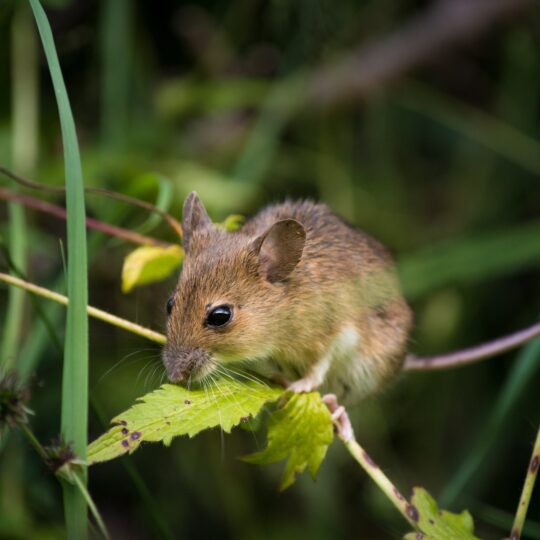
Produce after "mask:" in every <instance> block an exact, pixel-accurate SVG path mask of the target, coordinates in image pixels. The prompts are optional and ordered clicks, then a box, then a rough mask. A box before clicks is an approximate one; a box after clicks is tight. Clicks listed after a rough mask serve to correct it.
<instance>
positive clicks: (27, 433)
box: [17, 422, 49, 462]
mask: <svg viewBox="0 0 540 540" xmlns="http://www.w3.org/2000/svg"><path fill="white" fill-rule="evenodd" d="M17 426H18V427H19V429H20V430H21V431H22V432H23V433H24V435H25V437H26V438H27V439H28V441H29V443H30V444H31V445H32V446H33V447H34V450H35V451H36V452H37V453H38V454H39V457H40V458H41V459H42V460H43V461H45V462H46V461H47V459H48V458H49V456H48V455H47V452H46V451H45V449H44V448H43V446H42V445H41V443H40V442H39V441H38V439H37V438H36V436H35V435H34V433H33V432H32V431H31V430H30V428H29V427H28V425H27V424H25V423H24V422H19V423H18V424H17Z"/></svg>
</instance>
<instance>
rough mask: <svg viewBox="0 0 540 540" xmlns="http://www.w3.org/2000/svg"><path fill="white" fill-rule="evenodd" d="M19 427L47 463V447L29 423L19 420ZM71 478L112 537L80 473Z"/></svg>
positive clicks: (101, 526)
mask: <svg viewBox="0 0 540 540" xmlns="http://www.w3.org/2000/svg"><path fill="white" fill-rule="evenodd" d="M17 426H18V428H19V429H20V430H21V431H22V432H23V433H24V435H25V436H26V438H27V439H28V441H29V442H30V444H31V445H32V446H33V448H34V450H35V451H36V452H37V453H38V455H39V457H40V458H41V459H42V460H43V461H44V462H45V463H46V462H47V460H48V459H49V456H48V455H47V452H46V450H45V448H43V446H42V445H41V443H40V442H39V440H38V439H37V437H36V436H35V435H34V433H33V432H32V430H31V429H30V428H29V427H28V425H27V424H26V423H24V422H19V423H18V424H17ZM70 478H72V479H73V482H74V484H75V485H76V486H77V488H78V489H79V491H80V492H81V495H82V496H83V497H84V498H85V500H86V502H87V504H88V507H89V508H90V511H91V512H92V515H93V516H94V519H95V520H96V523H97V524H98V527H99V530H100V531H101V533H102V534H103V536H104V537H105V538H107V539H109V538H110V536H109V533H108V531H107V527H106V526H105V523H104V522H103V519H102V518H101V515H100V513H99V511H98V509H97V507H96V505H95V503H94V501H93V500H92V497H91V496H90V493H88V490H87V489H86V487H85V485H84V484H83V482H82V481H81V479H80V477H79V475H78V474H77V472H75V471H74V472H73V474H72V475H70Z"/></svg>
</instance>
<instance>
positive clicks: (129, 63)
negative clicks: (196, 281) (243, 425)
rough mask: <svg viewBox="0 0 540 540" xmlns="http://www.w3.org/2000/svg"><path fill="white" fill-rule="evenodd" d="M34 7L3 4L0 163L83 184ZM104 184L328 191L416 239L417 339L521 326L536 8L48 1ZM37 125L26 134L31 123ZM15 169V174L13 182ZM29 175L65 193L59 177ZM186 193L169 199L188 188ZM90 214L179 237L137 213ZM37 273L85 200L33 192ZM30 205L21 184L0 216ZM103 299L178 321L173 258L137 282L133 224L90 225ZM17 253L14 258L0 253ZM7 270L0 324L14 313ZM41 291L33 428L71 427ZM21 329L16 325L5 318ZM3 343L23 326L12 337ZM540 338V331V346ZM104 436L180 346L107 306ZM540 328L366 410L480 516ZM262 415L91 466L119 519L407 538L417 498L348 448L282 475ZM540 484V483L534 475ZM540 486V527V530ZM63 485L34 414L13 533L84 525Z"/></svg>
mask: <svg viewBox="0 0 540 540" xmlns="http://www.w3.org/2000/svg"><path fill="white" fill-rule="evenodd" d="M25 5H26V4H25V2H18V1H13V0H12V1H4V2H2V3H1V4H0V164H2V165H5V166H9V167H10V168H12V169H14V170H16V171H17V172H19V173H21V174H24V175H26V176H28V177H30V178H32V179H34V180H38V181H40V182H44V183H48V184H58V185H60V184H63V181H64V179H63V159H62V145H61V138H60V129H59V122H58V114H57V109H56V103H55V99H54V95H53V91H52V85H51V82H50V78H49V74H48V69H47V66H46V63H45V61H44V57H43V54H42V52H41V47H40V45H39V43H38V41H37V38H36V32H35V28H34V24H33V21H32V19H31V17H30V15H29V13H28V12H27V11H26V9H25ZM45 6H46V8H47V14H48V16H49V19H50V22H51V25H52V28H53V33H54V37H55V40H56V45H57V48H58V51H59V57H60V62H61V65H62V69H63V72H64V77H65V80H66V85H67V88H68V92H69V96H70V99H71V104H72V108H73V112H74V116H75V121H76V124H77V129H78V134H79V139H80V144H81V150H82V161H83V168H84V176H85V183H86V184H87V185H88V186H97V187H107V188H109V189H113V190H116V191H118V192H121V193H124V194H129V195H133V196H136V197H139V198H143V199H145V200H148V201H150V202H153V203H155V202H156V201H157V202H158V204H162V205H164V206H165V207H167V209H168V211H170V212H171V213H172V214H173V215H175V216H176V217H178V218H179V217H180V208H181V203H182V200H183V198H184V197H185V195H186V194H187V193H188V192H190V191H192V190H197V191H198V192H199V194H200V196H201V198H202V199H203V200H204V202H205V204H206V206H207V208H208V210H209V212H210V214H211V216H212V217H213V219H214V220H215V221H220V220H223V219H224V218H225V217H226V216H227V215H229V214H233V213H234V214H238V213H239V214H244V215H251V214H253V213H254V212H256V211H257V209H258V208H260V207H262V206H264V205H265V204H268V203H270V202H274V201H279V200H282V199H283V198H285V197H293V198H303V197H309V198H313V199H316V200H322V201H325V202H326V203H328V204H329V205H330V206H331V207H332V208H333V209H334V210H335V211H336V212H337V213H339V214H341V215H342V216H344V217H345V218H347V219H348V220H350V221H351V222H353V223H355V224H356V225H358V226H359V227H361V228H363V229H365V230H367V231H369V232H370V233H371V234H373V235H374V236H376V237H377V238H379V239H380V240H381V241H382V242H384V243H385V244H386V245H387V246H388V247H389V248H390V249H391V250H392V251H393V252H394V253H395V255H396V258H397V260H398V263H399V268H400V272H401V275H402V279H403V286H404V289H405V293H406V295H407V297H408V299H409V300H410V302H411V305H412V306H413V308H414V311H415V319H416V325H415V330H414V334H413V336H412V339H411V350H413V351H415V352H418V353H424V354H428V353H436V352H444V351H448V350H452V349H455V348H460V347H464V346H468V345H471V344H475V343H478V342H481V341H483V340H488V339H490V338H493V337H496V336H499V335H503V334H505V333H509V332H511V331H514V330H516V329H519V328H521V327H524V326H526V325H528V324H531V323H532V322H533V321H535V320H537V318H538V315H539V311H540V280H539V266H540V265H539V263H540V114H539V110H540V9H539V4H538V3H537V2H535V1H524V0H513V1H510V0H509V1H505V0H438V1H423V0H422V1H421V0H406V1H402V2H395V1H392V0H362V1H360V2H354V1H352V0H341V1H339V2H335V1H331V0H309V1H306V0H297V1H291V0H230V1H223V0H204V1H203V0H201V1H198V2H179V1H173V0H163V1H161V2H151V1H148V0H139V1H137V2H135V1H133V0H108V1H107V0H102V1H97V0H84V1H83V0H77V1H76V0H72V1H60V0H56V1H55V2H52V1H50V2H46V3H45ZM17 141H18V142H17ZM0 186H1V187H3V188H5V189H9V190H14V189H16V188H15V185H14V184H13V182H11V181H10V180H9V179H7V178H6V177H2V178H0ZM26 193H27V194H28V195H31V196H33V197H38V198H41V199H44V200H48V201H51V202H55V203H56V204H60V205H62V204H63V199H62V197H59V196H58V195H56V196H55V195H51V194H49V193H45V192H40V191H37V192H36V191H26ZM168 199H169V200H168ZM87 207H88V214H89V215H91V216H93V217H96V218H98V219H100V220H102V221H106V222H110V223H114V224H116V225H120V226H122V227H126V228H129V229H133V230H144V231H145V232H146V233H148V234H151V235H153V236H155V237H159V238H163V239H166V240H169V241H174V240H175V237H174V234H173V233H172V232H171V230H170V229H169V228H168V227H167V226H166V225H163V224H161V223H160V222H159V221H156V220H155V219H150V221H148V218H149V216H148V214H146V213H145V212H144V211H142V210H140V209H134V208H133V207H130V206H128V205H125V204H123V203H120V202H117V201H111V200H108V199H106V198H102V197H97V196H95V195H88V197H87ZM24 215H25V218H26V220H27V222H28V227H29V233H28V234H29V238H28V253H27V262H28V265H27V274H28V277H29V279H31V280H32V281H34V282H37V283H39V284H42V285H45V286H47V287H50V288H54V289H55V290H59V291H64V290H65V284H64V267H63V246H64V239H65V224H64V222H63V221H61V220H58V219H56V218H53V217H51V216H48V215H46V214H42V213H39V212H36V211H30V210H27V211H25V213H24ZM10 219H13V217H12V214H11V213H10V212H8V209H7V206H6V204H5V203H4V202H3V201H0V236H1V238H2V243H3V245H4V246H7V247H8V248H9V249H10V252H12V251H13V250H14V249H15V251H16V250H17V246H13V245H11V246H9V242H8V237H9V224H10ZM89 241H90V247H89V259H90V301H91V303H92V304H93V305H95V306H98V307H101V308H103V309H106V310H109V311H111V312H114V313H117V314H119V315H121V316H123V317H126V318H129V319H131V320H135V321H137V322H140V323H142V324H146V325H149V326H151V327H152V328H154V329H156V330H163V328H164V321H165V303H166V300H167V298H168V294H169V292H170V291H171V290H172V288H173V286H174V282H175V278H171V279H169V280H168V281H166V282H163V283H159V284H155V285H149V286H146V287H141V288H138V289H136V290H135V291H134V292H132V293H130V294H127V295H125V294H123V293H122V292H121V287H120V272H121V267H122V261H123V258H124V257H125V255H126V254H127V253H129V251H130V250H131V249H133V246H132V245H129V244H127V243H125V242H121V241H119V240H117V239H110V238H108V237H105V236H103V235H101V234H97V233H95V232H90V233H89ZM0 264H1V265H2V269H5V268H6V264H5V260H2V258H1V256H0ZM6 304H7V291H6V288H5V287H4V286H2V287H0V323H1V325H0V336H1V335H2V333H1V332H3V331H4V330H3V329H4V328H6V325H7V324H8V323H9V320H8V318H9V316H8V315H7V314H6V309H5V306H6ZM37 306H38V307H39V308H40V309H41V310H43V311H46V312H47V314H48V317H49V318H50V320H52V321H53V327H54V334H55V335H56V341H55V339H54V338H53V336H51V334H50V333H49V332H47V331H46V330H45V328H44V326H43V324H42V322H41V320H40V318H39V317H38V316H37V312H36V303H29V302H27V303H26V306H25V315H24V323H23V325H22V326H21V339H20V342H19V343H17V344H16V347H15V351H16V353H15V359H14V360H15V365H21V364H24V365H25V366H27V367H30V368H31V369H32V371H34V372H35V377H34V379H33V380H34V383H33V395H32V400H31V408H32V409H33V410H34V411H35V415H34V417H33V419H32V425H33V428H34V430H35V432H36V434H37V436H38V437H39V438H40V439H41V440H42V441H44V442H47V441H49V440H50V439H51V438H53V437H54V436H55V435H56V434H57V433H58V431H59V416H60V384H61V362H62V352H61V346H62V343H63V328H64V312H63V311H62V308H57V307H56V306H51V305H50V304H48V303H47V302H46V301H41V300H39V301H38V302H37ZM0 339H1V338H0ZM3 345H5V343H4V344H3ZM536 345H537V344H536ZM90 346H91V356H90V362H91V381H90V392H91V399H92V416H91V438H94V437H95V436H97V435H98V434H99V433H101V432H102V431H103V429H104V428H105V426H106V424H107V421H108V419H109V418H111V417H112V416H114V415H115V414H117V413H118V412H120V411H121V410H123V409H125V408H127V407H128V406H129V405H130V404H131V403H133V401H134V400H135V399H136V398H137V397H138V396H140V395H142V394H144V393H146V392H148V391H150V390H152V389H154V388H155V387H157V385H158V384H159V382H160V380H161V378H162V374H163V372H162V369H161V367H160V363H159V349H158V348H157V347H153V346H152V345H149V344H148V343H147V342H145V341H144V340H142V339H139V338H137V337H134V336H132V335H130V334H127V333H125V332H123V331H121V330H117V329H115V328H112V327H108V326H106V325H104V324H102V323H98V322H95V321H92V322H91V328H90ZM539 388H540V354H539V351H538V346H536V349H535V348H534V347H531V346H529V347H527V348H525V349H523V350H522V351H518V352H511V353H508V354H505V355H503V356H501V357H499V358H496V359H493V360H490V361H487V362H484V363H480V364H477V365H474V366H470V367H466V368H462V369H455V370H452V371H447V372H438V373H424V374H416V373H411V374H407V375H404V376H403V377H402V378H401V379H400V380H399V381H398V382H397V383H396V384H395V385H394V386H393V387H392V388H389V389H388V390H387V391H386V393H385V394H384V395H382V396H380V397H378V398H377V399H374V400H372V401H370V402H367V403H365V404H363V405H361V406H359V407H357V408H356V409H355V410H352V411H351V414H352V416H353V421H354V425H355V429H356V432H357V436H358V439H359V440H360V442H361V443H362V444H363V445H364V447H365V448H366V449H367V450H368V451H369V452H370V453H371V455H372V456H373V457H374V458H375V459H376V461H377V462H378V463H379V464H380V465H381V467H383V469H384V470H385V471H386V472H387V473H388V475H389V476H390V477H391V478H392V479H393V480H394V481H395V482H396V484H397V485H398V486H399V487H400V488H401V489H402V490H403V491H404V492H408V491H409V489H410V488H411V487H412V486H414V485H422V486H425V487H426V488H427V489H428V490H429V491H430V492H431V493H432V494H433V495H434V496H435V497H436V498H437V499H438V500H439V501H441V503H442V504H444V505H445V506H446V507H448V508H450V509H453V510H460V509H462V508H465V507H467V508H469V509H470V511H471V512H472V514H473V516H474V517H475V521H476V526H477V529H476V530H477V531H478V534H479V535H480V536H482V537H485V538H501V537H502V536H504V535H506V534H508V531H509V528H510V525H511V522H512V517H513V513H514V510H515V507H516V504H517V500H518V497H519V493H520V490H521V485H522V481H523V478H524V473H525V469H526V465H527V462H528V459H529V456H530V452H531V448H532V441H533V439H534V434H535V432H536V429H537V427H538V424H539V421H540V414H539V399H540V398H539ZM263 444H264V434H263V433H255V434H252V433H249V432H244V431H241V430H239V431H237V432H234V433H233V434H232V435H226V436H224V435H223V434H221V433H220V432H219V431H210V432H207V433H203V434H202V435H200V436H198V437H197V438H196V439H194V440H188V439H181V440H176V441H174V443H173V444H172V446H171V447H170V448H164V447H162V446H161V445H147V446H145V447H144V448H143V449H142V450H141V451H139V452H137V453H136V454H135V455H133V456H132V457H130V458H122V459H120V460H117V461H114V462H111V463H107V464H103V465H98V466H96V467H94V468H92V469H91V471H90V490H91V492H92V494H93V496H94V497H95V500H96V502H97V504H98V506H99V508H100V509H101V511H102V513H103V515H104V518H105V520H106V522H107V524H108V526H109V528H110V529H111V532H112V534H113V538H129V539H135V540H137V539H149V538H218V537H219V538H234V539H252V538H264V539H283V538H298V539H302V538H310V539H327V538H355V539H358V538H365V539H379V538H381V539H386V538H399V537H400V536H401V535H402V534H403V533H404V532H405V530H406V526H405V524H404V523H403V521H402V518H401V517H400V516H399V515H398V514H397V513H396V512H395V510H394V509H393V508H392V507H391V506H390V505H389V503H388V502H387V501H386V500H385V498H384V496H383V495H382V494H381V493H380V492H379V491H378V490H377V489H376V488H375V486H374V485H373V484H372V483H371V481H370V480H369V479H368V478H367V477H366V475H365V474H364V473H363V472H362V471H361V470H360V469H359V468H358V467H357V465H355V464H354V463H353V462H352V460H351V459H350V457H349V456H348V454H346V452H345V451H344V449H343V448H342V447H341V446H340V444H338V443H335V444H334V445H332V447H331V448H330V451H329V454H328V457H327V459H326V461H325V462H324V463H323V465H322V467H321V470H320V473H319V476H318V478H317V481H316V482H313V481H312V480H311V479H310V478H309V477H307V476H302V477H301V478H300V479H299V481H298V482H297V484H296V485H294V486H293V487H292V488H290V489H289V490H288V491H286V492H284V493H278V491H277V485H278V482H279V475H280V470H281V467H280V466H272V467H265V468H261V467H257V466H253V465H248V464H244V463H242V462H240V461H239V460H238V459H237V458H238V456H241V455H244V454H247V453H249V452H252V451H254V450H255V449H257V448H260V447H261V445H263ZM537 491H538V490H537ZM539 495H540V494H539V493H536V498H533V503H532V505H531V509H530V512H529V521H528V527H527V529H526V537H527V538H540V504H539V503H538V501H539V498H538V497H539ZM62 524H63V513H62V501H61V491H60V488H59V486H58V484H57V481H56V480H55V478H54V477H53V476H52V475H51V474H49V473H48V472H47V471H46V469H45V467H44V466H43V464H42V463H41V462H40V461H39V459H37V458H36V456H35V455H34V454H33V451H32V449H31V448H29V447H28V446H27V444H26V443H25V442H24V441H23V440H22V439H19V438H18V436H17V434H12V436H11V437H10V438H9V441H8V443H7V444H6V445H5V446H4V448H3V449H2V453H1V454H0V537H1V538H10V539H11V538H13V539H27V538H31V539H41V538H43V539H45V538H47V539H49V538H50V539H56V538H62V537H63V535H64V532H63V525H62Z"/></svg>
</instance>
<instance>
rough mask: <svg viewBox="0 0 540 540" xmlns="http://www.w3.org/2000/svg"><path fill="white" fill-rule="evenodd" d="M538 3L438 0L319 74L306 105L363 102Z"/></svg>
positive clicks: (533, 1)
mask: <svg viewBox="0 0 540 540" xmlns="http://www.w3.org/2000/svg"><path fill="white" fill-rule="evenodd" d="M534 5H538V3H537V2H536V1H535V0H439V1H436V2H432V4H431V7H430V8H428V9H427V10H426V11H425V12H424V13H422V14H420V15H417V16H416V17H415V18H413V19H412V20H411V21H410V22H409V23H407V24H405V26H404V27H402V28H401V29H399V30H397V31H396V32H394V33H393V34H390V35H389V36H387V37H384V38H382V39H381V40H380V41H376V42H375V43H372V44H370V45H362V46H360V47H358V48H357V49H356V50H354V51H352V52H351V53H350V54H348V55H347V56H345V58H343V59H342V60H340V61H338V62H337V63H334V64H332V65H329V66H327V67H324V68H322V69H320V70H318V71H317V72H316V73H315V75H314V76H313V77H312V78H311V82H310V83H309V88H310V90H309V95H308V98H307V100H306V101H308V102H311V103H313V104H315V105H323V106H325V105H332V104H335V103H339V102H341V101H345V100H348V99H352V98H355V99H358V98H360V99H362V98H365V97H367V96H368V95H371V94H373V93H374V92H375V91H377V90H378V89H380V88H383V87H386V86H388V83H390V82H391V81H393V80H394V79H396V78H398V77H400V76H401V75H403V74H405V73H407V72H410V71H411V70H413V69H415V68H417V67H418V66H420V65H423V64H425V63H427V62H428V61H429V60H431V59H432V58H433V57H435V56H436V55H437V54H440V53H441V52H442V51H444V50H446V49H448V48H450V47H452V46H454V45H456V44H458V43H461V42H464V41H467V40H469V39H471V38H474V37H476V36H477V35H478V34H480V33H481V32H484V31H485V30H487V29H489V28H490V27H491V26H493V25H494V24H495V23H497V22H499V21H504V20H507V19H508V18H509V17H510V16H511V15H513V14H515V13H518V12H519V11H522V10H524V9H526V8H528V7H532V6H534Z"/></svg>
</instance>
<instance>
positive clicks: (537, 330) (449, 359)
mask: <svg viewBox="0 0 540 540" xmlns="http://www.w3.org/2000/svg"><path fill="white" fill-rule="evenodd" d="M539 336H540V322H538V323H536V324H533V325H532V326H529V327H528V328H524V329H523V330H519V331H518V332H514V333H513V334H510V335H508V336H503V337H501V338H498V339H495V340H493V341H489V342H487V343H482V344H481V345H475V346H474V347H470V348H468V349H463V350H461V351H455V352H451V353H448V354H442V355H437V356H426V357H420V358H419V357H417V356H414V355H413V354H409V355H407V358H406V359H405V366H404V368H403V369H405V370H407V371H431V370H436V369H449V368H455V367H460V366H462V365H466V364H471V363H473V362H478V361H480V360H484V359H486V358H491V357H493V356H497V355H498V354H502V353H504V352H506V351H509V350H511V349H515V348H516V347H519V346H520V345H523V344H524V343H526V342H527V341H531V339H534V338H536V337H539Z"/></svg>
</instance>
